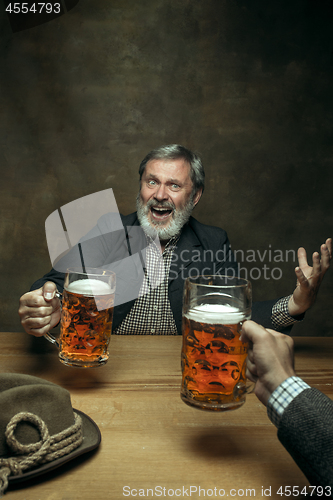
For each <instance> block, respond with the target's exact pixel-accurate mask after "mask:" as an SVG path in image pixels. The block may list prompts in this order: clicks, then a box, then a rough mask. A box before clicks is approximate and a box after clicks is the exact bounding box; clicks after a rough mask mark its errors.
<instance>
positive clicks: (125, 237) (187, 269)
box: [31, 213, 276, 335]
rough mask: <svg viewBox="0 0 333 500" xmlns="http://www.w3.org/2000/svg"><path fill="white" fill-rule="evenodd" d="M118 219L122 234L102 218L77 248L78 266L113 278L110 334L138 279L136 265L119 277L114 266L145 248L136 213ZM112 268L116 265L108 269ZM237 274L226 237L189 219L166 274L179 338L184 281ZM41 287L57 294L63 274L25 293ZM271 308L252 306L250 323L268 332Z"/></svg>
mask: <svg viewBox="0 0 333 500" xmlns="http://www.w3.org/2000/svg"><path fill="white" fill-rule="evenodd" d="M121 219H122V223H123V225H124V228H125V230H120V231H119V230H118V231H114V230H113V229H112V227H111V223H110V218H109V217H108V216H103V217H101V219H100V220H99V221H98V224H97V226H96V227H97V231H96V228H94V230H93V231H92V234H93V235H94V238H92V239H90V240H89V239H88V240H86V241H85V242H84V243H82V250H83V254H84V260H85V264H86V265H87V266H89V265H90V266H91V267H101V266H104V267H109V268H110V269H112V270H114V271H115V272H116V275H117V285H116V306H115V309H114V316H113V327H112V329H113V331H115V330H116V329H117V328H118V326H119V325H120V323H121V322H122V321H123V319H124V318H125V317H126V315H127V314H128V313H129V312H130V310H131V308H132V306H133V304H134V302H135V299H136V297H137V296H138V291H139V289H140V286H141V283H142V279H143V272H142V267H141V264H140V262H136V261H135V260H134V259H133V260H131V259H128V264H127V265H126V266H125V267H124V266H122V268H121V271H120V272H117V271H118V270H119V266H120V264H119V263H120V262H124V259H125V258H126V257H128V256H129V255H139V254H140V252H142V248H144V247H145V246H146V242H145V241H140V236H137V231H135V228H137V227H138V226H140V224H139V221H138V218H137V215H136V213H133V214H130V215H127V216H122V217H121ZM134 233H135V237H134ZM96 234H97V235H98V236H96ZM132 236H133V237H132ZM77 255H78V252H77V250H75V249H73V250H72V251H71V252H70V253H69V254H68V255H67V256H66V257H65V261H66V264H63V268H66V267H70V266H71V265H73V264H75V259H77V258H78V257H77ZM60 262H61V261H60ZM115 262H116V264H112V263H115ZM126 262H127V261H126ZM58 269H59V266H58ZM140 269H141V272H140ZM237 272H238V265H237V263H236V261H235V259H234V257H233V254H232V252H231V249H230V243H229V240H228V236H227V233H226V232H225V231H224V230H223V229H220V228H218V227H214V226H207V225H205V224H201V223H200V222H198V221H197V220H196V219H194V218H193V217H190V220H189V222H188V223H187V224H186V225H185V226H184V228H183V229H182V233H181V236H180V239H179V241H178V243H177V248H176V250H175V252H174V254H173V258H172V262H171V266H170V273H169V285H168V288H169V300H170V304H171V309H172V312H173V315H174V319H175V322H176V326H177V330H178V334H179V335H181V323H182V301H183V288H184V280H185V278H187V277H188V276H191V277H194V276H199V275H201V274H206V275H214V274H217V273H219V274H230V273H233V275H237ZM46 281H53V282H54V283H56V285H57V287H58V290H59V291H62V289H63V282H64V273H62V272H59V271H57V270H55V269H52V270H51V271H50V272H49V273H47V274H46V275H45V276H43V278H41V279H39V280H38V281H36V282H35V283H34V284H33V285H32V287H31V290H35V289H37V288H40V287H41V286H43V284H44V283H45V282H46ZM130 294H131V296H132V298H131V299H130V300H126V301H124V300H119V297H120V296H121V297H124V296H127V295H130ZM117 297H118V299H117ZM117 302H118V305H117ZM275 302H276V300H272V301H264V302H256V303H254V304H253V308H252V319H253V320H254V321H256V322H258V323H260V324H262V325H263V326H265V327H266V328H273V325H272V322H271V313H272V307H273V305H274V304H275Z"/></svg>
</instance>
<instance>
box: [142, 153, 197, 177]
mask: <svg viewBox="0 0 333 500" xmlns="http://www.w3.org/2000/svg"><path fill="white" fill-rule="evenodd" d="M144 174H145V175H146V176H151V175H154V174H155V175H163V176H165V177H169V178H172V179H180V178H182V179H183V180H187V178H188V179H189V180H191V175H190V174H191V167H190V164H189V163H188V162H187V161H186V160H185V159H184V158H176V159H152V160H149V161H148V163H147V165H146V168H145V172H144Z"/></svg>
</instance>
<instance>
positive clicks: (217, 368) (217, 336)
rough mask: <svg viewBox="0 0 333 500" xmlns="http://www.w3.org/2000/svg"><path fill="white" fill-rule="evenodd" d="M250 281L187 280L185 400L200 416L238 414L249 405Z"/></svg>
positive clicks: (185, 298)
mask: <svg viewBox="0 0 333 500" xmlns="http://www.w3.org/2000/svg"><path fill="white" fill-rule="evenodd" d="M251 303H252V292H251V284H250V282H249V281H247V280H245V279H242V278H236V277H228V276H199V277H197V278H194V279H192V278H187V279H186V280H185V287H184V300H183V327H182V329H183V347H182V387H181V398H182V400H183V401H184V402H185V403H186V404H188V405H190V406H194V407H196V408H199V409H202V410H214V411H226V410H234V409H237V408H239V407H241V406H242V405H243V404H244V403H245V396H246V393H250V392H252V391H253V389H254V385H253V384H247V380H246V375H245V370H246V356H247V347H248V346H247V343H244V342H241V341H240V339H239V337H240V332H241V327H242V323H243V321H245V320H246V319H250V317H251Z"/></svg>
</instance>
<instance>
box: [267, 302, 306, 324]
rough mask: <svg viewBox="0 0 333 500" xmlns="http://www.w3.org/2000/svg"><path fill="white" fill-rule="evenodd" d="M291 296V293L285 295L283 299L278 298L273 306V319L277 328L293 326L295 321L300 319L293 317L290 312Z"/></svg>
mask: <svg viewBox="0 0 333 500" xmlns="http://www.w3.org/2000/svg"><path fill="white" fill-rule="evenodd" d="M290 297H291V295H288V297H283V298H282V299H280V300H278V301H277V302H276V303H275V304H274V306H273V308H272V316H271V320H272V323H273V326H274V328H275V329H276V330H278V329H279V328H281V327H282V328H285V327H287V326H291V325H293V324H294V323H298V322H299V321H300V320H297V319H295V318H293V317H292V316H290V314H289V311H288V302H289V299H290Z"/></svg>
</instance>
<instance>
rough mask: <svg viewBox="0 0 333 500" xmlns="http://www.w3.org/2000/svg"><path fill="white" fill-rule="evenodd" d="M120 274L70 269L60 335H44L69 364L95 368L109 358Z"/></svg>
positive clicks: (66, 276) (64, 295) (62, 308)
mask: <svg viewBox="0 0 333 500" xmlns="http://www.w3.org/2000/svg"><path fill="white" fill-rule="evenodd" d="M115 286H116V275H115V274H114V273H112V272H111V271H103V270H101V269H94V268H87V269H85V271H84V272H83V271H82V269H79V268H72V269H68V270H67V272H66V275H65V282H64V291H63V294H62V306H61V320H60V337H59V338H58V339H57V338H55V337H54V336H53V335H51V334H50V333H46V334H45V335H44V337H45V338H47V340H49V341H50V342H52V343H53V344H55V345H56V346H57V347H58V349H59V359H60V361H61V362H62V363H64V364H65V365H67V366H75V367H79V368H80V367H81V368H93V367H96V366H101V365H103V364H105V363H106V362H107V360H108V357H109V353H108V345H109V342H110V338H111V328H112V318H113V307H114V297H115Z"/></svg>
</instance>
